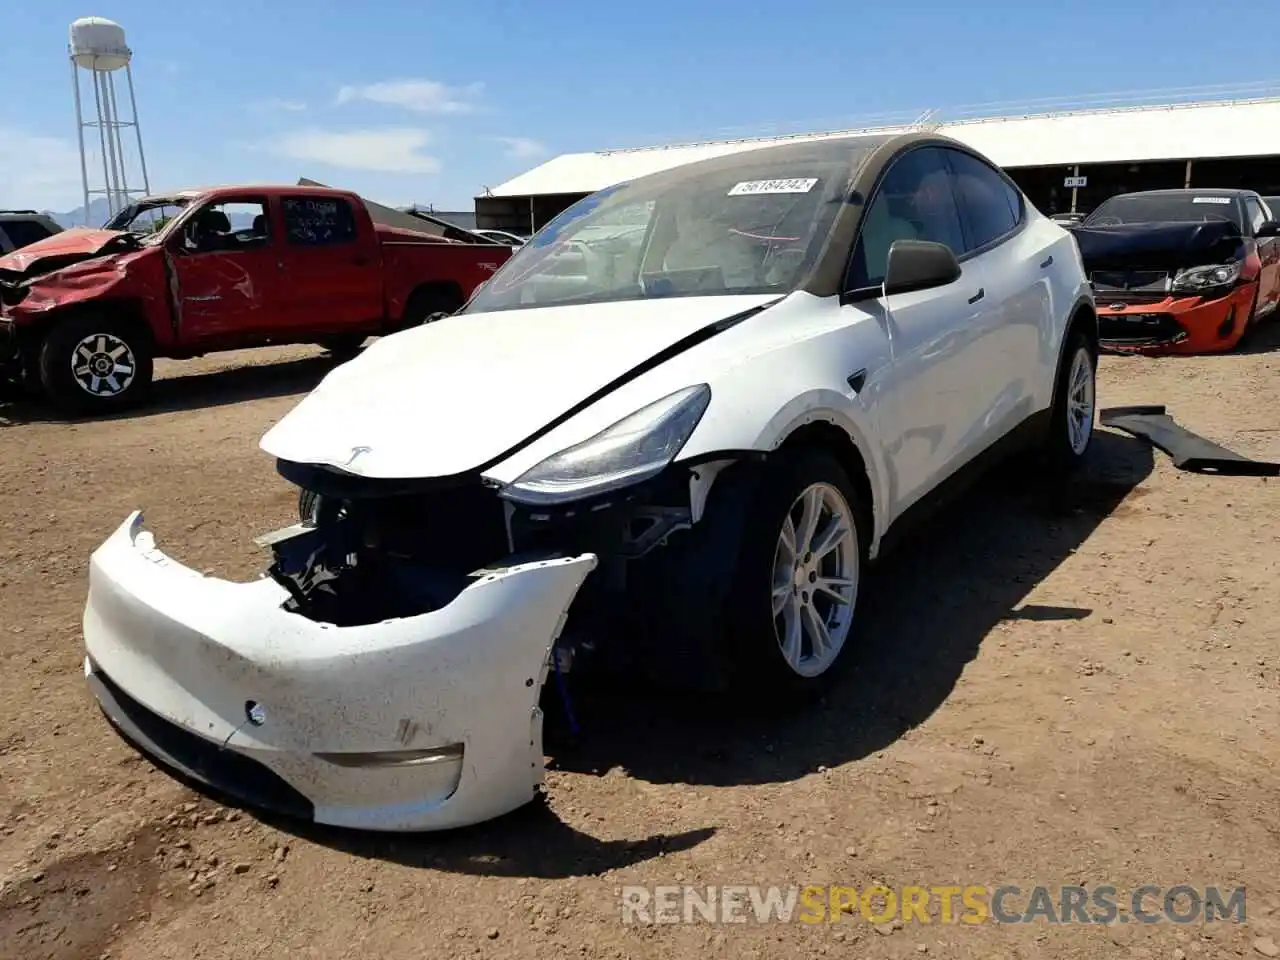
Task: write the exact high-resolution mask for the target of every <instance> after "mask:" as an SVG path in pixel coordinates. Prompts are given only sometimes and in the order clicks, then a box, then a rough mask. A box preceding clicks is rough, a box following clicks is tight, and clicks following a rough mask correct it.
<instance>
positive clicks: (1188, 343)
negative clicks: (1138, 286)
mask: <svg viewBox="0 0 1280 960" xmlns="http://www.w3.org/2000/svg"><path fill="white" fill-rule="evenodd" d="M1256 289H1257V284H1256V283H1248V284H1244V285H1242V286H1240V287H1237V288H1236V289H1235V290H1233V291H1231V293H1229V294H1227V295H1226V296H1225V297H1218V298H1217V299H1214V300H1206V299H1204V298H1202V297H1167V298H1165V299H1164V300H1161V301H1158V302H1156V303H1132V304H1124V305H1120V304H1116V305H1114V306H1109V305H1108V304H1107V302H1106V296H1107V295H1106V293H1105V292H1100V293H1098V294H1096V299H1097V305H1098V339H1099V346H1100V347H1101V348H1102V349H1103V350H1106V351H1109V352H1111V353H1140V354H1149V355H1159V354H1194V353H1217V352H1222V351H1225V350H1230V349H1232V348H1233V347H1234V346H1235V345H1236V344H1237V343H1238V342H1239V341H1240V338H1241V336H1243V335H1244V331H1245V327H1246V326H1247V325H1248V323H1249V313H1250V311H1251V310H1252V308H1253V295H1254V291H1255V290H1256Z"/></svg>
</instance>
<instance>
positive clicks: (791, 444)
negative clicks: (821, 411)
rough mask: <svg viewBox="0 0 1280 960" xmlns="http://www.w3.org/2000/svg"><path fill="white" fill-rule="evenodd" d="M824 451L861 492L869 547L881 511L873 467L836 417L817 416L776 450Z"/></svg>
mask: <svg viewBox="0 0 1280 960" xmlns="http://www.w3.org/2000/svg"><path fill="white" fill-rule="evenodd" d="M805 449H809V450H813V449H816V450H824V451H826V452H827V453H830V454H831V455H832V456H834V457H835V458H836V460H838V461H839V463H840V465H841V466H842V467H844V470H845V473H846V474H847V475H848V477H849V481H850V482H851V483H852V484H853V487H854V489H855V490H856V491H857V493H858V499H859V504H858V509H859V512H860V514H861V516H859V518H858V519H859V521H861V523H862V524H863V527H864V529H865V530H866V531H867V532H868V537H867V543H868V546H870V545H871V544H873V543H875V542H876V541H877V540H878V539H879V536H878V532H877V526H876V518H877V515H878V513H879V509H878V507H879V504H878V499H877V497H876V493H875V486H874V484H873V483H872V479H871V478H872V473H871V468H870V467H869V466H868V463H867V458H866V456H864V454H863V452H862V450H861V449H860V448H859V446H858V443H857V441H856V440H855V439H854V438H853V436H852V435H850V434H849V433H848V432H847V431H846V430H844V429H842V428H841V427H839V426H837V425H836V423H835V422H834V421H833V420H827V419H815V420H811V421H809V422H808V423H803V424H800V425H799V426H797V427H796V428H795V429H793V430H792V431H791V432H790V433H788V434H787V435H786V437H785V438H784V439H783V441H782V442H781V443H780V444H779V445H778V447H777V451H779V452H781V451H786V452H790V451H795V450H805Z"/></svg>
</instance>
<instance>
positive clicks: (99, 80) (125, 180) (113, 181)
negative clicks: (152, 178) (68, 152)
mask: <svg viewBox="0 0 1280 960" xmlns="http://www.w3.org/2000/svg"><path fill="white" fill-rule="evenodd" d="M67 49H68V51H69V52H70V55H71V83H72V86H73V87H74V89H75V93H76V125H77V133H78V134H79V138H80V178H81V181H82V182H83V184H84V208H85V216H86V218H87V217H88V216H89V204H90V202H91V201H92V199H93V198H94V197H96V196H102V197H106V200H107V207H108V209H109V210H110V211H111V214H112V215H114V214H115V213H116V212H117V211H118V210H120V209H122V208H123V207H126V206H128V205H129V203H130V202H131V201H132V199H133V194H135V193H136V194H146V193H149V192H150V190H151V184H150V183H149V181H148V180H147V161H146V158H145V157H144V155H143V152H142V130H141V128H140V127H139V126H138V101H137V98H136V97H135V96H134V93H133V70H132V69H131V68H130V65H129V64H130V61H131V60H132V59H133V51H131V50H130V49H129V46H128V44H126V43H125V38H124V28H123V27H122V26H120V24H118V23H115V22H114V21H111V20H105V19H103V18H102V17H82V18H81V19H79V20H77V21H76V22H75V23H73V24H71V43H70V44H69V45H68V48H67ZM82 70H83V71H85V72H87V73H88V74H89V76H90V77H91V78H92V80H93V102H94V106H95V107H96V110H97V119H96V120H86V119H85V117H84V111H83V109H82V107H81V100H80V79H81V77H80V71H82ZM121 70H123V71H124V78H125V84H124V85H127V86H128V88H129V118H128V119H124V118H122V116H121V113H120V98H119V96H118V95H117V91H116V77H117V76H119V74H120V71H121ZM127 127H133V132H134V136H135V137H136V138H137V142H138V153H137V156H136V157H132V158H131V157H129V156H128V154H129V151H128V150H127V148H126V146H125V128H127ZM86 130H88V131H90V133H89V136H90V137H92V136H93V131H95V130H96V131H97V137H98V146H99V149H100V150H101V154H102V186H101V187H100V188H93V189H91V188H90V186H89V155H88V154H87V153H86V148H85V131H86ZM90 149H91V148H90ZM131 160H132V161H133V162H134V163H135V164H136V166H137V168H138V170H137V171H136V172H137V173H140V174H141V180H142V189H141V190H136V189H135V190H132V191H131V190H130V187H129V169H128V168H129V166H130V161H131ZM96 177H97V174H96V173H95V174H94V178H95V179H96ZM133 182H134V183H135V184H137V183H138V179H137V177H135V179H134V181H133ZM89 225H90V226H95V227H96V226H100V224H98V223H94V224H89Z"/></svg>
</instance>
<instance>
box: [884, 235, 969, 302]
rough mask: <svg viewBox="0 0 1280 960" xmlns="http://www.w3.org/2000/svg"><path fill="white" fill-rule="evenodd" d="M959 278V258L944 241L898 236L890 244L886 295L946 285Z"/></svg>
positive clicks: (885, 282) (885, 283)
mask: <svg viewBox="0 0 1280 960" xmlns="http://www.w3.org/2000/svg"><path fill="white" fill-rule="evenodd" d="M959 279H960V262H959V261H958V260H957V259H956V255H955V253H954V252H953V251H952V249H951V248H950V247H948V246H947V245H946V244H945V243H934V242H933V241H932V240H895V241H894V242H893V245H892V246H891V247H889V263H888V266H887V268H886V269H885V275H884V296H886V297H889V296H893V294H895V293H910V292H911V291H913V290H929V289H932V288H933V287H945V286H946V285H947V284H949V283H955V281H957V280H959Z"/></svg>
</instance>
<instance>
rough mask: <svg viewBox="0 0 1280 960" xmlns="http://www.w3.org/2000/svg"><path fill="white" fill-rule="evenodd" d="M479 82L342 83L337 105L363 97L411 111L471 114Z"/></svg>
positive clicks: (480, 87)
mask: <svg viewBox="0 0 1280 960" xmlns="http://www.w3.org/2000/svg"><path fill="white" fill-rule="evenodd" d="M483 93H484V84H483V83H472V84H468V85H467V86H465V87H450V86H447V85H446V84H443V83H439V82H438V81H435V80H385V81H383V82H381V83H370V84H366V85H364V86H346V87H342V88H341V89H340V90H339V91H338V96H337V100H336V102H337V103H338V104H344V103H352V102H354V101H357V100H365V101H368V102H369V103H380V104H385V105H387V106H393V107H403V108H404V109H405V110H412V111H414V112H415V113H455V114H456V113H473V112H475V110H476V109H477V107H478V105H479V104H478V101H479V99H480V96H481V94H483Z"/></svg>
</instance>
